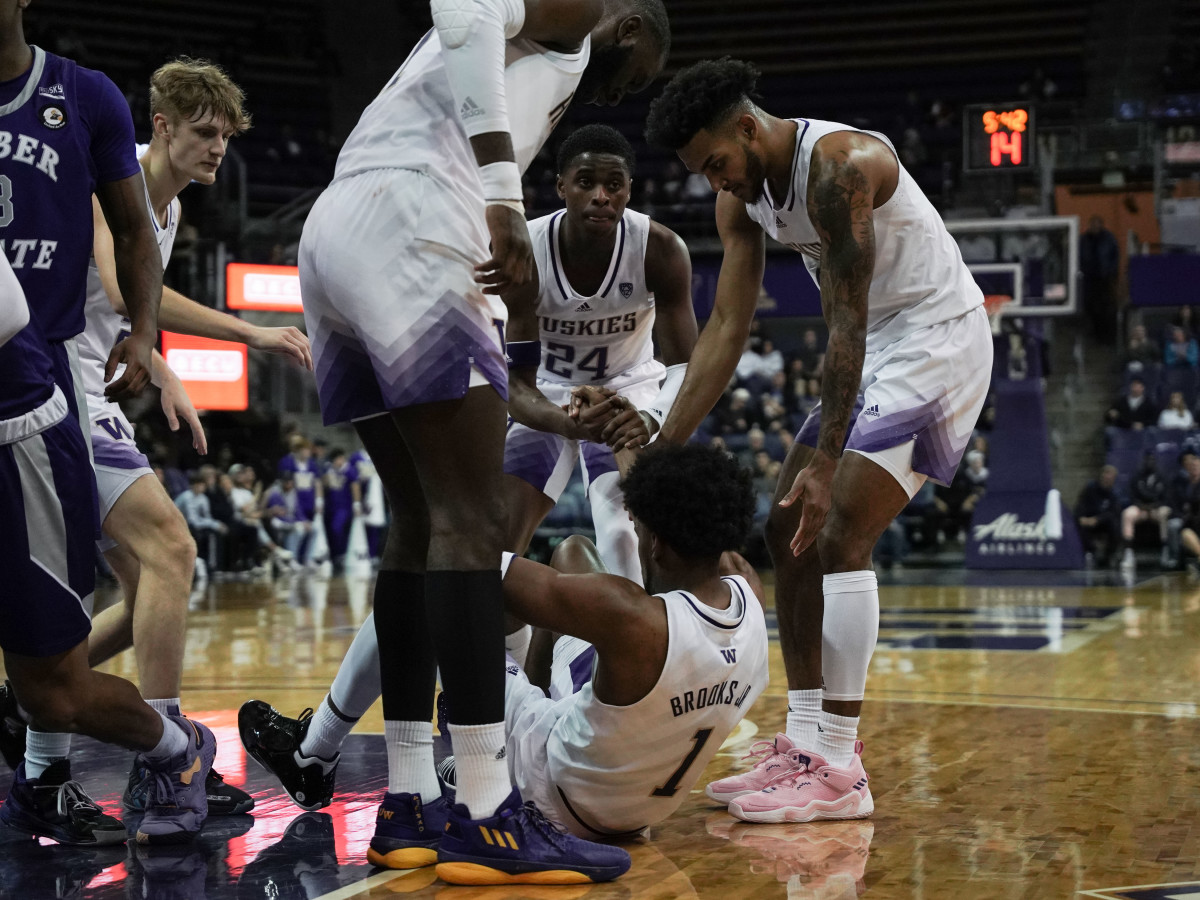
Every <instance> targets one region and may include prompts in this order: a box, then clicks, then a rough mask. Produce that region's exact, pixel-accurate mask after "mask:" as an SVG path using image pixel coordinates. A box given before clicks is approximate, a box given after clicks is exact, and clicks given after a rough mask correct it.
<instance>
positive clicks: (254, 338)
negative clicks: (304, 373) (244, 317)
mask: <svg viewBox="0 0 1200 900" xmlns="http://www.w3.org/2000/svg"><path fill="white" fill-rule="evenodd" d="M246 343H247V344H248V345H249V346H250V347H251V348H253V349H254V350H262V351H264V352H266V353H278V354H279V355H280V356H286V357H288V358H289V359H291V360H292V362H294V363H296V364H297V365H300V366H304V368H306V369H308V371H310V372H311V371H312V367H313V361H312V347H311V346H310V345H309V342H308V338H307V337H306V336H305V334H304V332H303V331H301V330H300V329H299V328H296V327H294V326H291V325H288V326H286V327H284V328H267V327H265V326H259V327H256V328H255V329H254V330H253V331H252V332H251V333H250V339H249V340H248V341H247V342H246Z"/></svg>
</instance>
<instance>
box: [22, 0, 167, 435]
mask: <svg viewBox="0 0 1200 900" xmlns="http://www.w3.org/2000/svg"><path fill="white" fill-rule="evenodd" d="M27 5H28V2H27V0H16V2H12V0H8V2H4V3H2V4H0V179H2V181H0V187H2V188H3V190H2V191H0V246H2V247H3V250H4V251H5V253H6V254H7V256H8V258H9V261H10V262H11V264H12V267H13V271H14V272H15V273H16V275H17V278H18V279H19V280H20V282H21V287H22V288H23V289H24V290H25V293H26V296H28V297H30V298H32V302H31V304H30V308H31V313H32V315H33V318H34V319H35V320H36V321H37V323H38V325H39V327H40V328H41V330H42V333H43V334H44V335H45V337H46V339H47V340H48V341H49V343H50V348H51V354H52V360H53V362H54V364H55V381H56V382H57V383H58V384H59V385H60V386H61V387H62V388H63V390H64V393H65V394H66V395H67V401H68V404H69V405H70V406H71V408H72V410H73V411H74V412H76V413H79V412H80V407H81V406H82V403H80V402H79V396H80V395H79V388H78V386H77V385H76V384H75V383H74V381H75V379H74V378H73V377H72V375H71V368H72V364H71V360H70V358H69V357H70V355H71V353H72V349H71V347H70V345H68V344H66V343H65V342H66V341H68V340H69V339H70V338H73V337H74V336H75V335H77V334H79V333H80V332H81V331H83V326H84V315H83V306H84V291H85V285H86V279H87V266H88V258H89V257H90V256H91V252H92V217H91V214H90V210H91V205H92V195H93V194H95V195H96V196H97V197H98V198H99V200H100V204H101V206H102V207H103V208H104V213H105V216H106V218H107V219H108V221H109V225H110V227H111V228H112V232H113V235H114V238H115V245H116V247H117V270H118V276H119V278H120V281H121V287H122V294H123V295H124V296H125V297H126V299H127V304H128V307H129V311H130V318H131V320H132V325H131V327H130V337H129V339H127V340H126V341H123V342H122V343H121V344H119V345H118V346H116V347H114V348H113V350H112V355H111V357H110V358H109V361H108V373H109V375H110V376H111V374H112V373H113V372H114V371H115V370H116V368H117V366H118V365H119V364H124V365H125V372H124V374H123V375H122V376H121V377H120V378H119V379H117V380H116V381H114V382H113V383H112V384H110V385H109V387H108V396H109V397H112V398H114V399H121V398H124V397H130V396H134V395H136V394H138V393H140V392H141V390H142V389H143V388H144V387H145V386H146V385H147V384H148V383H149V382H150V355H151V351H152V350H153V349H154V344H155V342H156V341H157V339H158V334H157V327H158V326H157V321H158V304H159V299H160V295H161V293H162V261H161V259H160V258H159V255H158V248H157V246H156V244H155V240H154V230H153V228H152V227H151V224H150V219H149V217H148V216H147V215H146V204H145V194H144V188H143V186H142V177H141V170H140V169H139V167H138V164H137V159H136V157H135V156H134V153H133V147H134V139H133V120H132V118H131V117H130V114H129V107H128V106H127V105H126V103H125V98H124V96H123V95H122V94H121V92H120V90H118V89H117V87H116V85H114V84H113V83H112V82H111V81H109V80H108V78H106V77H105V76H104V75H102V74H100V73H99V72H93V71H91V70H90V69H85V68H82V67H81V66H78V65H76V63H75V62H73V61H72V60H69V59H64V58H62V57H60V56H56V55H54V54H53V53H47V52H46V51H44V50H42V49H41V48H40V47H34V46H31V45H29V44H26V43H25V38H24V27H23V22H22V12H23V10H24V8H25V7H26V6H27Z"/></svg>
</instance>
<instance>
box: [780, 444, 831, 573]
mask: <svg viewBox="0 0 1200 900" xmlns="http://www.w3.org/2000/svg"><path fill="white" fill-rule="evenodd" d="M836 469H837V460H836V459H833V458H832V457H829V456H826V455H825V454H824V453H822V452H820V451H819V450H818V451H817V452H815V453H814V454H813V456H812V459H810V460H809V462H808V465H807V466H805V467H804V468H803V469H801V470H800V471H799V472H798V473H797V474H796V480H795V481H793V482H792V489H791V490H790V491H788V492H787V494H786V495H785V496H784V498H783V499H782V500H780V501H779V505H780V506H784V507H787V506H791V505H792V504H793V503H795V502H796V501H797V500H799V501H800V503H801V513H800V525H799V526H798V527H797V528H796V535H795V537H793V538H792V543H791V548H792V555H793V556H799V555H800V554H801V553H803V552H804V551H805V550H807V549H808V548H809V546H810V545H811V544H812V542H813V541H814V540H816V537H817V535H818V534H819V533H820V531H821V526H822V525H824V524H825V517H826V516H827V515H828V514H829V507H830V505H831V504H832V486H833V473H834V471H835V470H836Z"/></svg>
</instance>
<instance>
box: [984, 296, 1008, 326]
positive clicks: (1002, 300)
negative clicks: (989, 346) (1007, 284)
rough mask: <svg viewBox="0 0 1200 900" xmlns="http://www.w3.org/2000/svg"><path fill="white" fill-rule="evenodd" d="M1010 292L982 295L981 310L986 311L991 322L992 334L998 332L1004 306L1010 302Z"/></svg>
mask: <svg viewBox="0 0 1200 900" xmlns="http://www.w3.org/2000/svg"><path fill="white" fill-rule="evenodd" d="M1012 299H1013V298H1012V295H1011V294H984V295H983V311H984V312H986V313H987V315H988V319H989V320H990V321H991V323H992V334H999V333H1000V317H1001V316H1002V315H1003V313H1004V307H1006V306H1008V304H1010V303H1012Z"/></svg>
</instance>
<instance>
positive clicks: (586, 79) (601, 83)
mask: <svg viewBox="0 0 1200 900" xmlns="http://www.w3.org/2000/svg"><path fill="white" fill-rule="evenodd" d="M632 55H633V48H632V47H622V46H621V45H619V44H609V45H608V46H607V47H592V55H591V57H590V58H589V59H588V64H587V68H586V69H584V70H583V75H582V76H581V77H580V79H579V87H578V88H576V89H575V96H576V97H578V98H579V99H580V100H581V101H582V102H584V103H591V102H592V101H594V100H596V99H597V98H598V96H599V94H600V92H601V91H602V90H604V89H605V88H607V87H608V86H609V84H610V83H611V82H612V80H613V78H614V77H615V76H616V74H617V72H619V71H621V67H622V66H624V65H625V63H626V62H628V60H629V57H631V56H632Z"/></svg>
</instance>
